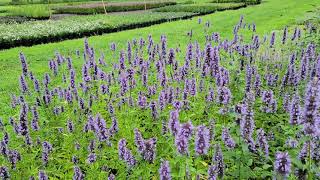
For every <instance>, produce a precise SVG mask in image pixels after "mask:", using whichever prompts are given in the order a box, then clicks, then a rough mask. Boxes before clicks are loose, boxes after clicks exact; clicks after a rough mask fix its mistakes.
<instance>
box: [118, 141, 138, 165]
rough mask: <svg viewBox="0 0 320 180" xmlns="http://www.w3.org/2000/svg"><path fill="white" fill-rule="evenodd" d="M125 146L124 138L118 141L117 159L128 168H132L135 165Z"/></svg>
mask: <svg viewBox="0 0 320 180" xmlns="http://www.w3.org/2000/svg"><path fill="white" fill-rule="evenodd" d="M126 145H127V141H126V140H125V139H124V138H123V139H120V141H119V143H118V154H119V159H120V160H124V161H125V162H126V163H127V165H128V166H129V167H132V166H134V165H135V164H136V160H135V158H134V156H133V155H132V153H131V151H130V150H129V149H128V148H127V147H126Z"/></svg>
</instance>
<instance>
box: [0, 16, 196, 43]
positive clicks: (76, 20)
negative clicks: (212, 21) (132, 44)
mask: <svg viewBox="0 0 320 180" xmlns="http://www.w3.org/2000/svg"><path fill="white" fill-rule="evenodd" d="M192 16H194V13H184V12H180V13H154V12H142V13H137V14H135V15H134V16H132V14H124V15H123V14H110V15H104V14H98V15H88V16H72V17H66V18H63V19H61V20H56V21H54V20H48V21H29V22H25V23H22V24H17V23H14V24H2V25H0V49H4V48H10V47H16V46H21V45H24V46H31V45H34V44H41V43H48V42H56V41H61V40H65V39H74V38H80V37H84V36H90V35H96V34H102V33H110V32H117V31H121V30H126V29H134V28H140V27H146V26H150V25H153V24H158V23H162V22H167V21H172V20H178V19H185V18H190V17H192Z"/></svg>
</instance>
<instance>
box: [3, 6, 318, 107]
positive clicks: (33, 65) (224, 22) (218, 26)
mask: <svg viewBox="0 0 320 180" xmlns="http://www.w3.org/2000/svg"><path fill="white" fill-rule="evenodd" d="M317 6H319V4H318V0H299V1H295V0H283V1H281V2H279V1H278V0H268V1H263V2H262V4H260V5H257V6H252V7H248V8H245V9H240V10H234V11H225V12H218V13H215V14H211V15H206V16H203V17H201V18H202V19H203V22H205V21H210V22H211V23H212V26H211V27H210V32H221V35H222V36H223V37H230V36H231V35H232V31H231V29H232V26H233V25H234V24H235V23H236V22H237V21H238V20H239V17H240V15H244V16H245V19H246V20H247V21H248V22H255V23H256V25H257V32H258V33H259V34H265V33H270V31H272V30H274V29H282V28H283V27H284V26H285V25H290V24H293V23H295V22H296V19H298V18H300V19H301V17H302V16H304V15H305V14H306V13H307V12H308V11H312V10H314V9H316V7H317ZM191 29H192V30H193V32H194V39H201V40H202V39H203V38H200V37H199V34H200V35H201V36H202V33H200V32H202V31H203V28H201V27H199V25H198V21H197V18H194V19H192V20H183V21H176V22H169V23H164V24H160V25H155V26H151V27H147V28H142V29H135V30H129V31H123V32H118V33H112V34H106V35H102V36H93V37H90V38H89V42H90V44H91V45H92V46H94V47H95V48H96V49H99V50H101V51H104V49H107V48H108V47H109V43H111V42H116V43H117V44H119V45H124V44H126V42H127V41H128V40H131V39H132V38H133V37H144V38H147V36H148V35H149V34H152V36H153V37H154V38H155V39H156V40H158V39H159V38H160V35H161V34H166V35H167V36H168V39H169V42H168V43H169V45H170V46H175V45H177V44H180V45H181V47H185V46H186V43H187V42H188V40H189V38H188V37H187V36H186V33H187V32H188V31H189V30H191ZM200 43H203V42H200ZM82 48H83V39H82V38H81V39H75V40H68V41H63V42H59V43H50V44H44V45H36V46H33V47H18V48H13V49H9V50H4V51H1V52H0V82H1V85H0V102H1V106H0V107H1V109H0V110H1V111H2V112H6V111H8V110H9V109H10V108H9V99H8V94H10V93H12V92H14V93H16V92H18V89H17V88H18V75H20V73H21V69H20V62H19V58H18V57H19V56H18V55H19V52H24V53H25V55H26V57H27V60H28V63H29V67H30V69H31V70H32V71H33V72H34V74H35V75H40V74H42V73H44V72H46V71H47V70H48V67H47V65H48V60H50V59H51V58H53V56H54V53H55V52H57V51H58V52H61V53H62V54H65V55H67V54H70V55H71V56H73V54H74V51H75V50H76V49H82ZM119 48H124V47H121V46H120V47H119ZM73 57H74V56H73ZM108 57H110V56H108ZM81 63H82V62H77V61H74V64H75V66H77V65H78V66H79V65H80V64H81Z"/></svg>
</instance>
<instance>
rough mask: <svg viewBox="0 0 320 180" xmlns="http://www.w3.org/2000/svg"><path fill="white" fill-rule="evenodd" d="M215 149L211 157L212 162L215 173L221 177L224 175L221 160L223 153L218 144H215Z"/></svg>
mask: <svg viewBox="0 0 320 180" xmlns="http://www.w3.org/2000/svg"><path fill="white" fill-rule="evenodd" d="M215 149H216V151H215V154H214V156H213V158H212V161H213V163H214V164H215V168H216V173H217V175H218V176H219V177H220V178H222V177H223V175H224V161H223V154H222V151H221V147H220V144H217V145H216V148H215Z"/></svg>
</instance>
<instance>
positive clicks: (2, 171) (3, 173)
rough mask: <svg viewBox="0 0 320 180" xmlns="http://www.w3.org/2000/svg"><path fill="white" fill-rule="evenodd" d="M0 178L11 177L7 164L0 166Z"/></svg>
mask: <svg viewBox="0 0 320 180" xmlns="http://www.w3.org/2000/svg"><path fill="white" fill-rule="evenodd" d="M0 178H1V179H4V180H6V179H10V173H9V170H8V168H7V167H6V166H0Z"/></svg>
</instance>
